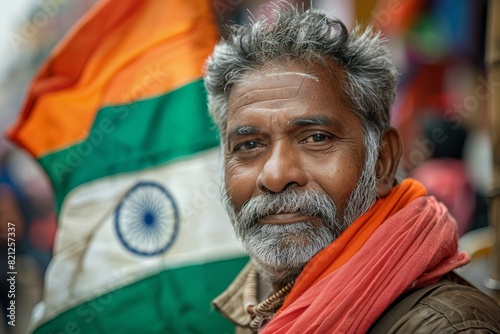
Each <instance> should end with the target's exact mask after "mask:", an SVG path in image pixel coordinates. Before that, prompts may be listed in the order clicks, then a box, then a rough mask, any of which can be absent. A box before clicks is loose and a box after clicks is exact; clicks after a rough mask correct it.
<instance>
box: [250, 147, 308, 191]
mask: <svg viewBox="0 0 500 334" xmlns="http://www.w3.org/2000/svg"><path fill="white" fill-rule="evenodd" d="M306 183H307V172H306V171H305V170H304V169H303V166H302V162H301V159H300V155H299V153H298V152H296V151H294V150H293V148H292V147H290V145H286V144H282V143H280V144H275V145H273V147H272V148H271V151H270V152H269V153H268V156H267V157H266V161H265V162H264V165H263V166H262V170H261V171H260V174H259V177H258V178H257V186H258V187H259V189H260V190H263V191H266V192H273V193H279V192H281V191H284V190H286V189H288V188H294V187H302V186H305V185H306Z"/></svg>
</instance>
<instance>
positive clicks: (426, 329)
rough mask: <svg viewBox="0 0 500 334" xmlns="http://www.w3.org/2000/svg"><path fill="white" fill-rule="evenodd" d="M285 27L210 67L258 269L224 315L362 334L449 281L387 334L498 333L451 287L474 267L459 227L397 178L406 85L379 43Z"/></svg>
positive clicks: (325, 28) (246, 273) (246, 30)
mask: <svg viewBox="0 0 500 334" xmlns="http://www.w3.org/2000/svg"><path fill="white" fill-rule="evenodd" d="M275 14H276V16H275V17H274V18H273V19H269V20H265V21H258V22H254V23H251V24H247V25H245V26H241V27H234V28H232V30H231V32H230V36H229V38H228V39H227V41H224V42H221V43H219V44H218V45H217V46H216V48H215V50H214V52H213V55H212V56H211V57H210V59H209V60H208V64H207V70H206V75H205V84H206V88H207V91H208V96H209V108H210V112H211V115H212V117H213V119H214V120H215V122H216V123H217V125H218V127H219V130H220V135H221V143H222V147H223V150H224V171H225V178H224V184H225V191H224V196H225V202H226V204H227V208H228V212H229V214H230V216H231V218H232V221H233V224H234V229H235V232H236V235H237V236H238V237H239V238H240V239H241V240H242V242H243V244H244V246H245V248H246V249H247V251H248V252H249V254H250V256H251V258H252V261H251V263H250V264H249V265H248V266H247V267H246V268H245V269H244V270H243V271H242V272H241V273H240V275H239V276H238V277H237V278H236V280H235V281H234V282H233V284H232V285H231V286H230V287H229V288H228V290H227V291H226V292H224V293H223V294H222V295H221V296H219V297H218V298H217V299H216V300H215V301H214V306H215V307H216V308H217V309H218V310H219V311H221V312H222V313H223V314H224V315H225V316H226V317H228V318H229V319H230V320H231V321H233V322H234V323H235V324H236V325H237V326H238V329H237V331H238V332H240V333H246V332H248V333H252V332H255V331H261V332H262V333H340V332H342V333H363V332H367V331H368V330H369V329H370V328H371V327H372V326H373V325H374V324H375V323H376V322H377V320H378V319H379V318H380V317H381V315H382V314H383V313H384V312H385V311H388V312H389V313H391V312H392V308H391V307H392V306H391V304H393V303H394V302H395V301H396V300H397V299H398V298H399V299H401V298H403V297H404V296H406V295H407V294H408V293H411V292H413V291H414V290H418V289H421V288H422V287H426V286H429V285H431V286H432V285H433V284H434V283H436V282H439V281H440V282H446V284H444V283H443V284H444V285H442V286H440V287H438V288H436V289H435V290H432V291H431V292H429V294H428V296H426V297H424V298H422V299H420V300H419V301H418V303H416V304H415V305H414V306H413V307H412V308H411V310H409V311H408V312H405V313H404V314H403V315H402V316H401V317H400V319H399V320H398V322H397V323H396V324H394V325H391V328H390V330H388V332H390V333H443V332H446V333H454V332H458V331H461V332H467V333H468V332H471V333H472V332H474V333H490V332H494V333H498V332H500V331H499V330H498V329H499V328H500V308H499V306H498V305H497V304H496V302H495V301H494V300H492V299H490V298H489V297H487V296H485V295H483V294H481V293H480V292H478V291H477V290H475V289H474V288H472V287H469V286H465V285H461V284H457V283H454V282H453V281H451V280H446V281H445V278H449V277H450V275H449V274H448V273H450V272H451V271H452V270H453V269H454V268H457V267H459V266H462V265H464V264H466V263H467V262H468V260H469V259H468V256H467V255H466V254H464V253H461V252H458V251H457V231H456V223H455V221H454V220H453V218H451V217H450V215H449V214H448V212H447V210H446V209H445V208H444V206H442V204H440V203H438V202H437V201H436V200H435V199H434V198H432V197H428V196H426V193H425V189H424V188H423V186H422V185H420V184H419V183H418V182H416V181H413V180H409V179H408V180H404V181H403V182H402V183H399V184H398V182H397V181H396V179H395V174H396V169H397V165H398V161H399V159H400V157H401V151H402V147H401V141H400V137H399V134H398V132H397V131H396V130H395V129H393V128H391V127H390V125H389V110H390V107H391V105H392V103H393V101H394V96H395V85H396V80H397V72H396V69H395V67H394V65H393V63H392V61H391V60H390V56H389V51H388V49H387V48H386V47H385V46H383V45H382V40H381V37H380V35H379V34H377V33H375V32H373V31H372V30H371V29H367V30H365V31H361V29H359V28H356V29H355V30H354V31H353V32H351V33H348V31H347V29H346V27H345V26H344V25H343V23H342V22H340V21H338V20H334V19H330V18H328V17H327V16H326V15H325V14H324V13H322V12H321V11H318V10H308V11H305V12H303V11H301V10H298V9H296V8H294V7H292V6H289V7H288V6H278V7H277V8H276V11H275ZM458 296H460V297H458Z"/></svg>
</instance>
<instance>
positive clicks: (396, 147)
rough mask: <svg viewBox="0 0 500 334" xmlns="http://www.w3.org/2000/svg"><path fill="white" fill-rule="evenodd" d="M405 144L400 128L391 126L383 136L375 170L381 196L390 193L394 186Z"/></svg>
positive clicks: (378, 191)
mask: <svg viewBox="0 0 500 334" xmlns="http://www.w3.org/2000/svg"><path fill="white" fill-rule="evenodd" d="M402 153H403V144H402V143H401V137H400V136H399V132H398V130H396V129H394V128H390V129H389V130H388V131H387V132H386V133H385V134H384V136H383V137H382V140H381V143H380V150H379V155H378V160H377V165H376V167H375V171H376V173H377V193H378V195H379V196H380V197H385V196H387V195H389V193H390V192H391V190H392V187H393V186H394V180H395V178H396V171H397V169H398V164H399V159H401V154H402Z"/></svg>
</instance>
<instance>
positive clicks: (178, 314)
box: [34, 257, 248, 334]
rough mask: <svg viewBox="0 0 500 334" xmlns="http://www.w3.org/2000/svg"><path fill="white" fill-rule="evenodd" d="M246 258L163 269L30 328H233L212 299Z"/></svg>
mask: <svg viewBox="0 0 500 334" xmlns="http://www.w3.org/2000/svg"><path fill="white" fill-rule="evenodd" d="M247 262H248V258H247V257H240V258H237V259H231V260H224V261H218V262H213V263H206V264H201V265H193V266H186V267H182V268H177V269H170V270H165V271H163V272H161V273H159V274H158V275H154V276H152V277H148V278H146V279H143V280H140V281H138V282H135V283H133V284H131V285H128V286H126V287H124V288H121V289H118V290H115V291H111V292H109V293H107V294H105V295H103V296H101V297H99V298H95V299H92V300H90V301H87V302H85V303H83V304H80V305H78V306H77V307H75V308H72V309H69V310H67V311H65V312H63V313H62V314H60V315H59V316H58V317H56V318H55V319H53V320H50V321H48V322H47V323H44V324H43V325H42V326H40V327H39V328H37V329H36V330H35V331H34V334H59V333H72V334H78V333H81V334H83V333H85V334H94V333H96V334H97V333H99V334H102V333H114V334H117V333H141V334H147V333H151V334H152V333H189V334H196V333H204V334H206V333H218V334H219V333H234V325H232V324H231V323H230V322H229V321H227V320H226V319H224V318H223V317H222V316H221V315H220V314H219V313H218V312H216V311H215V310H211V305H210V302H211V300H212V299H213V298H215V297H216V296H217V295H218V294H219V293H221V292H222V291H223V290H224V289H225V288H226V287H227V286H228V285H229V284H230V283H231V281H232V279H233V278H234V277H235V276H236V275H237V273H238V272H239V271H240V270H241V268H242V267H243V266H244V265H245V264H246V263H247ZM159 292H161V293H159Z"/></svg>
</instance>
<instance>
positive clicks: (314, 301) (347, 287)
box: [262, 179, 469, 333]
mask: <svg viewBox="0 0 500 334" xmlns="http://www.w3.org/2000/svg"><path fill="white" fill-rule="evenodd" d="M425 194H426V192H425V188H424V187H423V186H422V185H421V184H420V183H418V182H417V181H415V180H411V179H406V180H404V181H403V182H402V183H401V184H400V185H398V186H396V187H395V188H394V189H393V191H392V192H391V193H390V194H389V195H388V196H387V197H385V198H382V199H379V200H377V202H376V203H375V204H374V205H373V207H372V208H371V209H370V210H369V211H368V212H367V213H365V214H364V215H363V216H361V217H359V218H358V219H357V220H356V221H355V222H354V223H353V224H352V225H351V226H350V227H349V228H348V229H347V230H346V231H344V232H343V233H342V234H341V236H340V237H339V238H338V239H337V240H335V241H334V242H333V243H332V244H330V245H329V246H328V247H327V248H325V249H324V250H322V251H321V252H319V253H318V254H316V255H315V256H314V257H313V258H312V259H311V261H309V263H308V264H307V265H306V267H305V268H304V270H303V271H302V273H301V274H300V276H299V277H298V278H297V281H296V283H295V286H294V288H293V289H292V291H291V292H290V294H289V295H288V297H287V298H286V300H285V302H284V304H283V306H282V308H281V309H280V310H279V312H278V313H277V314H276V315H275V317H274V318H273V319H272V320H271V321H270V322H269V324H267V326H266V327H265V328H264V330H263V332H262V333H299V332H300V333H339V332H342V333H344V332H345V333H359V332H366V331H367V330H368V329H369V328H370V326H371V325H372V324H373V323H374V322H375V321H376V319H377V318H378V317H379V316H380V315H381V314H382V312H383V311H384V310H385V309H386V308H387V307H388V306H389V305H390V304H391V302H392V301H393V300H395V299H396V298H397V297H398V296H399V295H400V294H402V293H404V292H405V291H407V290H409V289H411V288H414V287H419V286H424V285H427V284H430V283H432V282H435V281H437V280H439V278H440V277H441V276H442V275H444V274H445V273H447V272H449V271H451V270H452V269H454V268H456V267H459V266H461V265H464V264H465V263H467V262H468V260H469V259H468V256H467V255H466V254H464V253H459V252H458V251H457V239H458V236H457V231H456V230H457V227H456V223H455V221H454V220H453V218H452V217H451V216H450V215H449V214H448V212H447V210H446V208H445V207H444V206H442V204H440V203H438V202H437V201H436V200H435V199H434V198H433V197H426V196H425Z"/></svg>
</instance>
